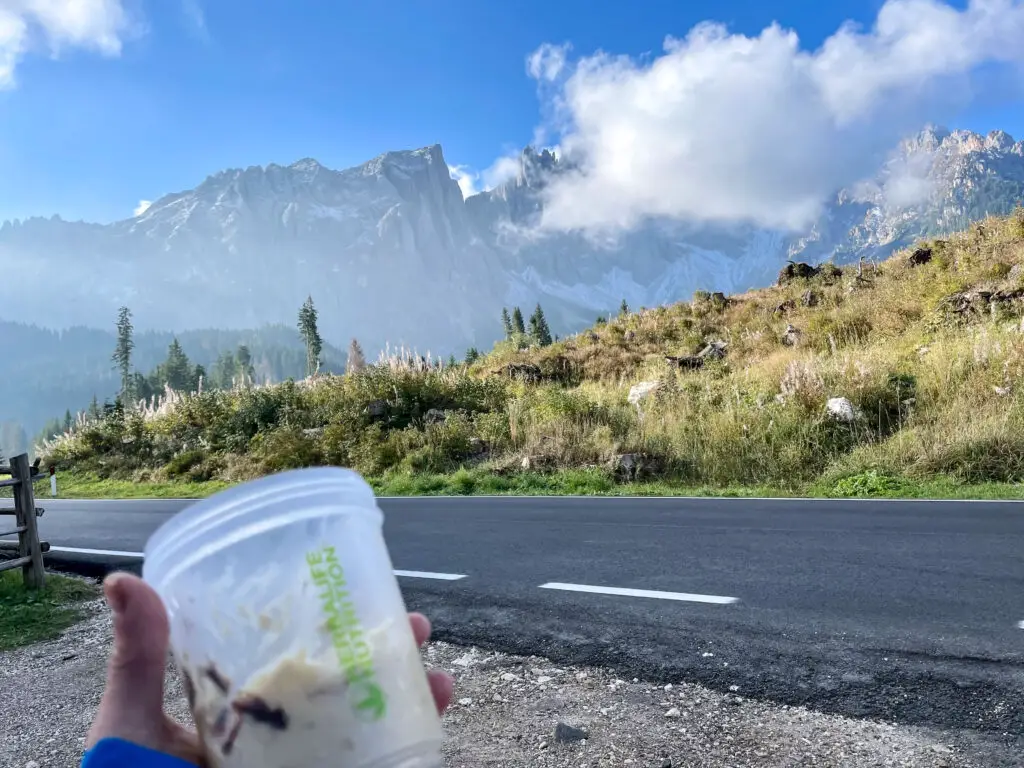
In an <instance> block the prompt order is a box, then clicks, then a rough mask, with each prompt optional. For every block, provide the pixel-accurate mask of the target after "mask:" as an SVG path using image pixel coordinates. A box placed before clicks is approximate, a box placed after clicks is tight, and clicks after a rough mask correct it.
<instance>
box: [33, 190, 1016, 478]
mask: <svg viewBox="0 0 1024 768" xmlns="http://www.w3.org/2000/svg"><path fill="white" fill-rule="evenodd" d="M779 283H780V284H779V285H776V286H774V287H771V288H765V289H762V290H757V291H753V292H750V293H747V294H743V295H739V296H734V297H726V296H724V295H722V294H709V293H698V294H697V295H696V296H695V297H694V299H693V300H692V301H690V302H685V303H680V304H675V305H672V306H667V307H659V308H656V309H640V310H638V311H635V312H630V311H624V312H623V313H621V314H620V315H619V316H618V317H615V318H613V319H611V320H610V321H608V322H606V323H601V324H598V325H596V326H594V327H593V328H591V329H589V330H587V331H584V332H582V333H580V334H577V335H575V336H572V337H570V338H567V339H564V340H561V341H558V342H555V343H554V344H551V345H550V346H546V347H543V348H539V347H536V346H531V347H527V348H525V349H519V348H517V347H519V346H520V345H521V344H522V343H523V342H524V341H525V339H522V338H519V339H513V340H510V341H505V342H502V343H500V344H499V345H498V346H497V347H496V348H495V350H494V351H493V352H492V353H490V354H489V355H487V356H485V357H483V358H482V359H479V360H477V361H476V362H474V363H473V364H472V365H465V364H460V365H457V366H454V367H437V366H436V365H433V364H430V363H428V362H424V361H421V360H420V359H419V358H415V357H412V356H408V355H392V356H391V357H388V358H382V360H381V362H380V363H378V364H376V365H371V366H369V367H368V368H366V369H365V370H363V371H361V372H359V373H356V374H352V375H346V376H324V377H320V378H317V379H315V380H307V381H303V382H299V383H295V384H285V385H279V386H272V387H262V388H254V389H246V390H236V391H233V392H228V393H221V392H212V393H205V394H203V395H201V396H194V397H185V398H180V399H179V398H177V397H175V398H173V402H170V403H166V404H164V405H163V406H162V407H160V408H156V409H153V410H152V411H150V412H147V413H144V414H131V415H129V416H127V417H125V418H124V419H121V418H109V419H107V420H106V421H104V422H99V423H93V424H85V425H82V426H80V427H79V428H77V430H76V431H74V432H73V433H72V434H70V435H68V436H66V437H63V438H61V439H59V440H58V441H57V442H56V443H54V444H52V445H50V446H49V447H48V449H47V452H48V454H49V455H50V456H51V457H52V458H53V459H55V460H56V461H58V462H59V463H60V465H61V466H62V467H63V468H65V469H70V470H72V471H73V472H76V473H79V474H82V473H92V474H93V475H94V476H101V477H104V478H124V479H132V480H133V481H146V480H150V481H170V482H177V481H180V480H183V479H188V480H192V481H204V480H211V479H215V480H221V481H235V480H241V479H245V478H248V477H252V476H254V475H258V474H261V473H266V472H272V471H276V470H280V469H285V468H288V467H295V466H304V465H309V464H320V463H328V464H342V465H348V466H352V467H354V468H356V469H357V470H359V471H360V472H362V473H364V474H366V475H367V476H369V477H371V478H374V479H375V481H376V482H377V483H378V486H381V487H388V488H390V489H392V490H395V489H398V490H401V489H403V488H404V489H418V490H421V491H422V490H427V491H430V490H437V489H442V488H443V489H449V490H451V489H453V488H454V489H456V490H462V491H472V490H480V489H484V490H502V489H508V488H516V487H519V488H533V489H537V488H549V489H551V488H555V489H559V488H560V489H562V490H564V489H577V490H584V491H586V490H603V491H608V490H612V489H613V488H614V486H615V484H617V483H624V482H632V481H641V482H644V481H655V482H659V483H662V484H663V485H662V487H664V484H671V485H673V486H674V487H685V488H700V487H707V488H712V489H728V488H732V489H736V488H740V489H742V488H744V487H752V486H758V487H768V488H773V489H778V490H782V491H788V492H806V491H807V490H808V489H818V490H819V491H822V490H824V492H828V493H838V494H851V493H853V494H856V493H874V492H893V491H896V490H899V489H900V488H905V487H909V486H912V485H913V484H915V483H922V482H931V481H935V480H936V479H939V480H942V481H943V482H948V483H951V484H955V483H959V484H964V483H966V484H972V483H984V482H1001V483H1019V482H1020V481H1021V480H1022V479H1024V320H1022V317H1024V209H1021V208H1019V209H1017V210H1016V211H1015V212H1014V213H1013V214H1012V215H1011V216H1009V217H1008V218H1003V219H987V220H985V221H983V222H981V223H979V224H976V225H973V226H972V227H971V228H970V229H969V230H968V231H965V232H962V233H959V234H956V235H953V236H951V237H948V238H944V239H933V240H930V241H926V242H922V243H919V244H918V246H917V247H916V248H914V249H910V250H905V251H902V252H900V253H898V254H896V255H895V256H894V257H893V258H891V259H889V260H888V261H885V262H882V263H880V264H877V265H873V264H871V263H864V264H861V265H859V266H858V265H850V266H844V267H837V266H835V265H832V264H825V265H821V266H820V267H811V266H809V265H803V264H799V263H797V264H793V265H790V266H788V267H787V268H786V269H784V270H783V271H782V274H781V275H780V278H779ZM452 473H454V474H452ZM559 484H561V485H559ZM556 486H557V488H556Z"/></svg>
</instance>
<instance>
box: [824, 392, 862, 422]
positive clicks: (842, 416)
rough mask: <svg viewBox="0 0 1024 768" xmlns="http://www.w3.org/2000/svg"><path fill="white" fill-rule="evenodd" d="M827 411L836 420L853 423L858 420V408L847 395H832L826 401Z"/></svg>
mask: <svg viewBox="0 0 1024 768" xmlns="http://www.w3.org/2000/svg"><path fill="white" fill-rule="evenodd" d="M825 413H827V414H828V415H829V416H830V417H831V418H833V419H835V420H836V421H841V422H843V423H845V424H852V423H853V422H855V421H856V420H857V416H858V414H857V409H856V408H855V407H854V405H853V403H851V402H850V401H849V400H847V399H846V398H845V397H830V398H829V400H828V402H827V403H825Z"/></svg>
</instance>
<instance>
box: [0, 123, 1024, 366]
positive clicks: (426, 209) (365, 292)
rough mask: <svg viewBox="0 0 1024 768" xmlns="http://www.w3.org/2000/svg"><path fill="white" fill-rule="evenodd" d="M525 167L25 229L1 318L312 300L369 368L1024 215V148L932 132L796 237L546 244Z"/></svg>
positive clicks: (415, 163) (163, 313)
mask: <svg viewBox="0 0 1024 768" xmlns="http://www.w3.org/2000/svg"><path fill="white" fill-rule="evenodd" d="M564 172H565V167H564V165H563V162H562V161H561V160H560V159H558V158H556V157H555V156H554V155H553V154H551V153H550V152H548V151H541V152H536V151H534V150H532V149H529V148H528V149H526V150H525V151H524V152H523V153H522V155H521V157H520V158H519V169H518V173H517V174H516V175H515V176H514V177H513V178H511V179H509V180H508V181H506V182H504V183H502V184H500V185H499V186H497V187H495V188H494V189H491V190H489V191H485V192H482V193H480V194H476V195H472V196H470V197H469V198H468V199H465V200H464V199H463V196H462V193H461V191H460V189H459V186H458V184H457V183H456V181H454V180H453V179H452V177H451V174H450V171H449V167H448V164H447V162H446V160H445V157H444V154H443V152H442V149H441V147H440V146H439V145H433V146H430V147H425V148H422V149H417V150H411V151H396V152H388V153H385V154H383V155H381V156H379V157H376V158H374V159H373V160H370V161H369V162H366V163H364V164H362V165H359V166H356V167H354V168H349V169H346V170H341V171H336V170H332V169H329V168H326V167H324V166H323V165H321V164H320V163H318V162H317V161H316V160H313V159H304V160H300V161H298V162H296V163H293V164H292V165H289V166H280V165H274V164H271V165H268V166H265V167H260V166H253V167H249V168H246V169H232V170H225V171H221V172H219V173H216V174H214V175H212V176H210V177H208V178H207V179H206V180H205V181H203V182H202V183H201V184H200V185H199V186H197V187H196V188H195V189H192V190H187V191H184V192H179V193H174V194H169V195H166V196H164V197H163V198H161V199H159V200H157V201H155V202H154V203H153V204H152V205H151V206H150V207H149V208H148V209H146V210H145V211H144V212H143V213H142V214H141V215H139V216H136V217H134V218H131V219H126V220H123V221H118V222H115V223H113V224H107V225H101V224H90V223H85V222H69V221H64V220H63V219H61V218H59V217H57V216H54V217H52V218H31V219H28V220H26V221H17V222H4V223H3V225H2V226H0V264H3V265H4V266H5V269H6V270H7V273H8V274H10V275H13V274H15V273H16V274H18V279H17V280H14V279H6V280H4V281H3V282H2V283H0V306H2V307H3V309H2V310H0V316H2V317H3V318H4V319H9V320H17V321H21V322H27V323H35V324H38V325H40V326H43V327H46V328H63V327H69V326H76V325H77V326H93V327H98V326H100V327H105V326H108V325H109V323H110V322H111V319H112V318H113V317H114V315H115V313H116V310H117V307H118V306H120V305H122V304H126V305H128V306H130V307H131V308H132V310H133V312H134V313H135V318H136V326H137V327H138V328H139V329H140V330H144V329H150V330H166V329H175V330H179V331H180V330H185V329H198V328H210V327H218V328H254V327H259V326H262V325H265V324H268V323H284V324H287V325H289V326H292V325H294V319H295V313H296V310H297V308H298V306H299V305H300V304H301V303H302V301H303V299H305V297H306V296H307V295H310V294H311V295H312V296H313V298H314V300H315V301H316V303H317V307H318V308H319V309H320V314H321V332H322V334H323V335H324V337H325V338H326V339H328V340H330V341H332V342H334V343H336V344H339V345H341V344H344V343H345V342H347V340H348V339H349V338H350V337H352V336H356V337H358V338H359V339H360V340H361V341H362V342H363V345H364V347H366V348H367V350H372V349H374V348H376V347H379V346H382V345H383V344H384V343H385V342H386V341H390V342H391V343H392V344H408V345H411V346H415V347H418V348H419V349H421V350H427V349H430V350H432V351H434V352H437V353H441V354H447V353H449V352H457V353H458V352H461V351H462V350H464V349H465V348H466V347H467V346H469V345H478V346H483V347H487V346H489V345H490V343H491V342H492V341H493V340H494V339H495V338H496V337H497V336H498V335H499V333H500V327H499V313H500V309H501V307H502V306H503V305H511V304H519V305H523V306H524V307H531V306H532V305H533V304H534V303H536V302H538V301H539V302H541V303H542V304H543V306H544V308H545V311H546V313H547V316H548V318H549V320H550V322H551V325H552V328H553V329H554V330H555V331H556V332H560V333H565V332H567V331H571V330H574V329H575V328H579V327H581V326H583V325H584V324H587V323H589V322H591V321H592V320H593V318H594V316H595V315H597V314H600V313H603V312H607V311H609V310H611V309H613V308H614V307H616V306H617V305H618V303H619V302H620V301H621V300H622V299H623V298H625V299H626V300H627V301H628V302H629V303H630V304H631V305H632V306H642V305H647V306H652V305H656V304H660V303H665V302H671V301H678V300H682V299H686V298H688V297H689V296H690V295H691V294H692V293H693V291H694V290H696V289H704V290H720V291H725V292H732V291H741V290H745V289H747V288H750V287H756V286H759V285H763V284H766V283H768V282H770V281H771V280H772V279H773V278H774V276H775V274H776V273H777V271H778V269H779V268H780V266H781V265H782V264H783V263H784V262H785V261H786V260H787V259H801V260H807V261H821V260H825V259H829V258H833V257H834V258H836V259H837V260H841V261H849V260H856V259H857V258H860V257H869V258H873V257H883V256H885V255H886V254H888V253H890V252H891V251H892V250H894V249H896V248H899V247H903V246H905V245H908V244H909V243H911V242H912V241H913V240H914V239H915V238H917V237H919V236H922V235H931V234H935V233H939V232H946V231H953V230H956V229H958V228H962V227H963V226H965V225H966V224H967V223H969V222H970V221H972V220H975V219H977V218H980V217H983V216H984V215H986V214H1001V213H1006V212H1007V211H1009V210H1010V209H1012V208H1013V206H1014V205H1015V204H1016V203H1017V202H1018V201H1020V200H1021V199H1024V141H1015V140H1014V139H1013V138H1012V137H1010V136H1009V135H1007V134H1006V133H1003V132H1000V131H994V132H992V133H990V134H989V135H988V136H981V135H978V134H974V133H970V132H967V131H953V132H950V131H946V130H940V129H928V130H926V131H924V132H922V133H921V134H920V135H918V136H916V137H913V138H912V139H910V140H908V141H906V142H904V143H903V144H902V145H901V146H900V147H899V148H897V150H896V151H895V152H894V154H893V155H892V158H891V159H890V161H889V162H887V163H886V164H885V165H884V166H883V167H882V168H880V169H878V171H877V172H876V173H874V174H872V175H870V176H868V178H867V179H866V181H865V182H864V183H862V184H860V185H857V186H856V187H855V188H850V189H844V190H838V191H837V193H836V195H835V197H834V199H833V200H832V201H831V202H830V203H829V204H828V205H827V206H826V207H825V209H824V213H823V215H822V216H821V217H820V218H819V220H818V221H816V222H815V223H814V224H813V225H812V226H811V227H809V228H808V229H807V230H806V231H802V232H795V233H794V232H786V231H781V230H773V229H765V228H762V227H757V226H753V225H750V224H735V225H724V224H721V223H717V224H704V223H700V222H687V221H677V220H668V219H664V220H647V221H645V222H643V223H642V224H641V225H639V226H637V227H634V228H633V229H631V230H629V231H626V232H624V233H621V234H618V235H616V236H614V237H607V238H604V239H598V238H596V237H595V236H594V235H593V234H592V233H584V232H561V233H559V232H554V233H553V232H541V231H539V230H538V229H537V227H536V224H537V222H538V221H539V218H540V215H541V213H542V212H543V207H544V204H545V197H544V190H545V185H546V184H547V183H548V182H549V181H550V180H551V179H552V178H553V176H554V175H556V174H559V173H564Z"/></svg>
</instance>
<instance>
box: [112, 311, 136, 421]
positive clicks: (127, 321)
mask: <svg viewBox="0 0 1024 768" xmlns="http://www.w3.org/2000/svg"><path fill="white" fill-rule="evenodd" d="M134 330H135V328H134V327H132V311H131V310H130V309H128V307H121V309H119V310H118V311H117V345H116V346H115V347H114V354H113V355H111V359H112V360H113V361H114V365H115V367H116V368H117V370H118V372H119V373H120V374H121V402H128V401H130V400H131V399H132V388H133V387H132V385H133V384H134V378H133V377H132V350H133V349H135V340H134V339H133V338H132V333H133V332H134Z"/></svg>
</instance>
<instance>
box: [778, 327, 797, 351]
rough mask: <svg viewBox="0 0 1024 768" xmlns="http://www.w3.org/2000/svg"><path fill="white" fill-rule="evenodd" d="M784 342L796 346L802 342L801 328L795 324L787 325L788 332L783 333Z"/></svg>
mask: <svg viewBox="0 0 1024 768" xmlns="http://www.w3.org/2000/svg"><path fill="white" fill-rule="evenodd" d="M782 343H783V344H785V345H786V346H787V347H795V346H796V345H797V344H799V343H800V329H799V328H797V327H795V326H793V325H787V326H786V332H785V333H784V334H782Z"/></svg>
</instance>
